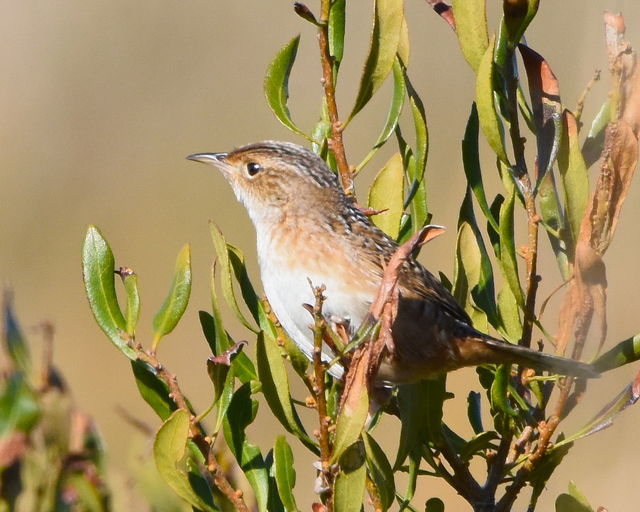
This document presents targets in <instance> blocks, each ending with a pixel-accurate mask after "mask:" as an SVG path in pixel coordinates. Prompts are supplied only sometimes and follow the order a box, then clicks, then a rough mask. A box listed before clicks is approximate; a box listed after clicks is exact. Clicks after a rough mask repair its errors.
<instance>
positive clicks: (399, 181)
mask: <svg viewBox="0 0 640 512" xmlns="http://www.w3.org/2000/svg"><path fill="white" fill-rule="evenodd" d="M369 208H371V209H373V210H382V213H379V214H377V215H373V216H372V217H371V220H372V221H373V223H374V224H375V225H376V226H378V227H379V228H380V229H381V230H382V231H384V232H385V233H386V234H387V235H389V236H390V237H391V238H393V239H396V238H398V234H399V233H400V220H401V219H402V213H403V211H404V169H403V167H402V156H400V153H396V154H395V155H393V156H392V157H391V158H390V159H389V161H388V162H387V163H386V164H385V165H384V167H383V168H382V169H380V171H379V172H378V174H377V175H376V177H375V179H374V180H373V183H372V185H371V188H370V189H369Z"/></svg>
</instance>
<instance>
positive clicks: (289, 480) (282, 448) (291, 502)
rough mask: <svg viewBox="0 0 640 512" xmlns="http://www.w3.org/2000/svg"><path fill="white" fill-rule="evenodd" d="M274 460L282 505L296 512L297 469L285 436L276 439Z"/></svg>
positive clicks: (291, 511) (289, 510)
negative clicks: (294, 490) (294, 492)
mask: <svg viewBox="0 0 640 512" xmlns="http://www.w3.org/2000/svg"><path fill="white" fill-rule="evenodd" d="M273 460H274V463H275V479H276V484H277V486H278V494H279V495H280V499H281V500H282V504H283V505H284V506H285V508H286V510H287V512H296V511H297V510H298V505H297V504H296V498H295V496H294V495H293V488H294V487H295V486H296V468H295V466H294V464H293V451H292V450H291V447H290V446H289V443H287V439H286V438H285V437H284V436H278V437H277V438H276V442H275V446H274V448H273Z"/></svg>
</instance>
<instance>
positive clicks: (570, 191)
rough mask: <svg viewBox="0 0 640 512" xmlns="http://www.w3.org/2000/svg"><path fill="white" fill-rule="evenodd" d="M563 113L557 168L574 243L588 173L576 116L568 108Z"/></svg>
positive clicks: (582, 206) (578, 227)
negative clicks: (562, 129) (562, 132)
mask: <svg viewBox="0 0 640 512" xmlns="http://www.w3.org/2000/svg"><path fill="white" fill-rule="evenodd" d="M563 115H564V134H563V140H562V144H561V146H560V153H559V154H558V168H559V169H560V178H561V180H562V190H563V192H564V204H565V209H566V213H567V219H568V221H569V228H570V230H571V239H572V240H573V241H574V243H575V241H577V240H578V234H579V233H580V224H581V223H582V217H584V212H585V210H586V208H587V202H588V201H589V174H588V173H587V165H586V164H585V162H584V158H583V157H582V151H581V150H580V141H579V139H578V123H577V121H576V118H575V116H574V115H573V113H571V112H570V111H568V110H565V111H564V112H563Z"/></svg>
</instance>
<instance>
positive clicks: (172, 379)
mask: <svg viewBox="0 0 640 512" xmlns="http://www.w3.org/2000/svg"><path fill="white" fill-rule="evenodd" d="M135 348H136V352H137V357H138V360H139V361H142V362H144V363H146V364H148V365H149V366H151V367H152V368H153V369H154V370H155V372H156V375H157V376H158V377H159V378H160V379H162V380H163V381H164V382H165V384H166V385H167V386H168V387H169V397H170V398H171V399H172V400H173V401H174V403H175V404H176V405H177V406H178V407H179V408H180V409H183V410H185V411H187V412H188V413H189V415H190V418H191V422H190V423H191V426H190V432H191V436H192V437H193V439H194V441H195V443H196V445H197V446H198V448H199V449H200V451H201V452H202V455H203V456H204V457H205V458H206V460H207V470H208V472H209V473H210V477H211V480H212V482H213V484H214V485H215V486H216V487H217V488H218V489H219V490H220V492H222V493H223V494H224V495H225V496H226V497H227V499H228V500H229V501H230V502H231V503H232V504H233V506H234V507H236V509H237V510H239V511H240V512H249V508H248V507H247V505H246V503H245V502H244V499H243V498H242V492H241V491H236V490H235V489H234V488H233V486H232V485H231V484H230V483H229V480H228V479H227V477H226V475H225V474H224V472H223V471H222V470H221V469H220V467H219V465H218V461H217V460H216V457H215V454H214V453H213V448H212V447H211V439H210V438H209V437H207V436H206V433H205V432H204V430H202V427H201V426H200V424H198V423H197V422H196V421H194V420H195V416H194V415H193V411H192V410H191V408H190V407H189V405H188V403H187V400H186V398H185V397H184V395H183V394H182V391H181V389H180V386H178V379H177V378H176V376H175V375H174V374H173V373H171V372H170V371H169V370H168V369H167V368H166V366H164V365H162V364H160V362H159V361H158V359H157V357H156V354H155V353H154V352H152V351H148V352H147V351H145V350H143V349H142V347H140V346H138V347H135Z"/></svg>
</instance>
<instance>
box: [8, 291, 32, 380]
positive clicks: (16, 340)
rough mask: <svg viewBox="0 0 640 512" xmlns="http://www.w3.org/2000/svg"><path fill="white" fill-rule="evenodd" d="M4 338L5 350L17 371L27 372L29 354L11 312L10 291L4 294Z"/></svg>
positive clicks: (25, 342) (29, 361)
mask: <svg viewBox="0 0 640 512" xmlns="http://www.w3.org/2000/svg"><path fill="white" fill-rule="evenodd" d="M3 325H4V333H3V334H4V336H3V339H4V341H5V344H6V350H7V353H8V354H9V357H10V358H11V360H12V361H13V364H14V365H15V367H16V368H17V369H18V370H22V371H25V372H28V371H29V369H30V368H31V354H30V353H29V346H28V345H27V340H26V339H25V337H24V335H23V334H22V331H21V330H20V326H19V325H18V320H17V318H16V316H15V314H14V312H13V303H12V296H11V292H10V291H8V290H7V291H5V293H4V324H3Z"/></svg>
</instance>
